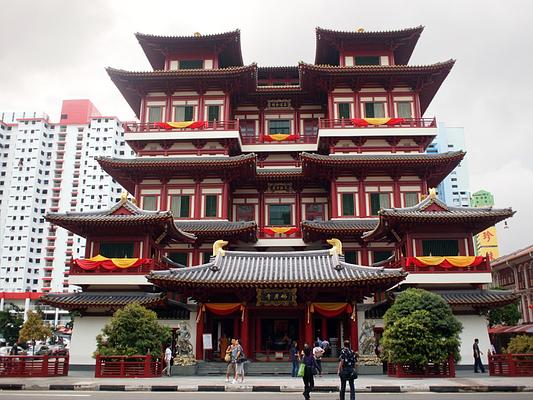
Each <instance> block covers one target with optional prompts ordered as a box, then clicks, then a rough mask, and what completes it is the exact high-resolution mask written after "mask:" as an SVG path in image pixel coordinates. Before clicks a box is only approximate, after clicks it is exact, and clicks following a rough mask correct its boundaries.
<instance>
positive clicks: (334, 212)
mask: <svg viewBox="0 0 533 400" xmlns="http://www.w3.org/2000/svg"><path fill="white" fill-rule="evenodd" d="M331 179H332V180H331V189H330V198H331V216H330V218H336V217H338V216H339V209H338V201H339V196H338V195H337V183H336V182H335V178H331Z"/></svg>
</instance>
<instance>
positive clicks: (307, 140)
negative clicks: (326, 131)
mask: <svg viewBox="0 0 533 400" xmlns="http://www.w3.org/2000/svg"><path fill="white" fill-rule="evenodd" d="M268 136H269V135H268V134H264V135H262V136H261V135H259V134H255V135H243V133H242V132H241V141H242V144H274V145H275V144H295V143H304V144H314V143H316V141H317V138H318V135H316V134H315V135H290V136H289V137H288V138H287V139H284V140H279V141H277V140H267V137H268Z"/></svg>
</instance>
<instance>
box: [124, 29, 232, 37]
mask: <svg viewBox="0 0 533 400" xmlns="http://www.w3.org/2000/svg"><path fill="white" fill-rule="evenodd" d="M240 34H241V30H240V29H238V28H237V29H235V30H233V31H226V32H220V33H210V34H207V35H202V34H199V32H195V33H194V34H193V35H155V34H151V33H142V32H135V33H134V35H135V37H136V38H137V39H139V38H155V39H215V38H219V37H224V36H231V35H236V36H239V37H240Z"/></svg>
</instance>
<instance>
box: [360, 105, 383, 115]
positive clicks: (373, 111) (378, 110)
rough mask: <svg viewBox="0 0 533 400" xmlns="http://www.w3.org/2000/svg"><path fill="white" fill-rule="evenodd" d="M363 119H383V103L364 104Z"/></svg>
mask: <svg viewBox="0 0 533 400" xmlns="http://www.w3.org/2000/svg"><path fill="white" fill-rule="evenodd" d="M364 104H365V117H366V118H384V117H385V103H378V102H366V103H364Z"/></svg>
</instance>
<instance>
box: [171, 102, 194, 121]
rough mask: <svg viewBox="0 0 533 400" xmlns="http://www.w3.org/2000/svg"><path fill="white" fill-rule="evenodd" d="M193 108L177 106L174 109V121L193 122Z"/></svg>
mask: <svg viewBox="0 0 533 400" xmlns="http://www.w3.org/2000/svg"><path fill="white" fill-rule="evenodd" d="M193 111H194V108H193V106H176V107H174V121H176V122H183V121H192V120H193V118H194V117H193Z"/></svg>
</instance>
